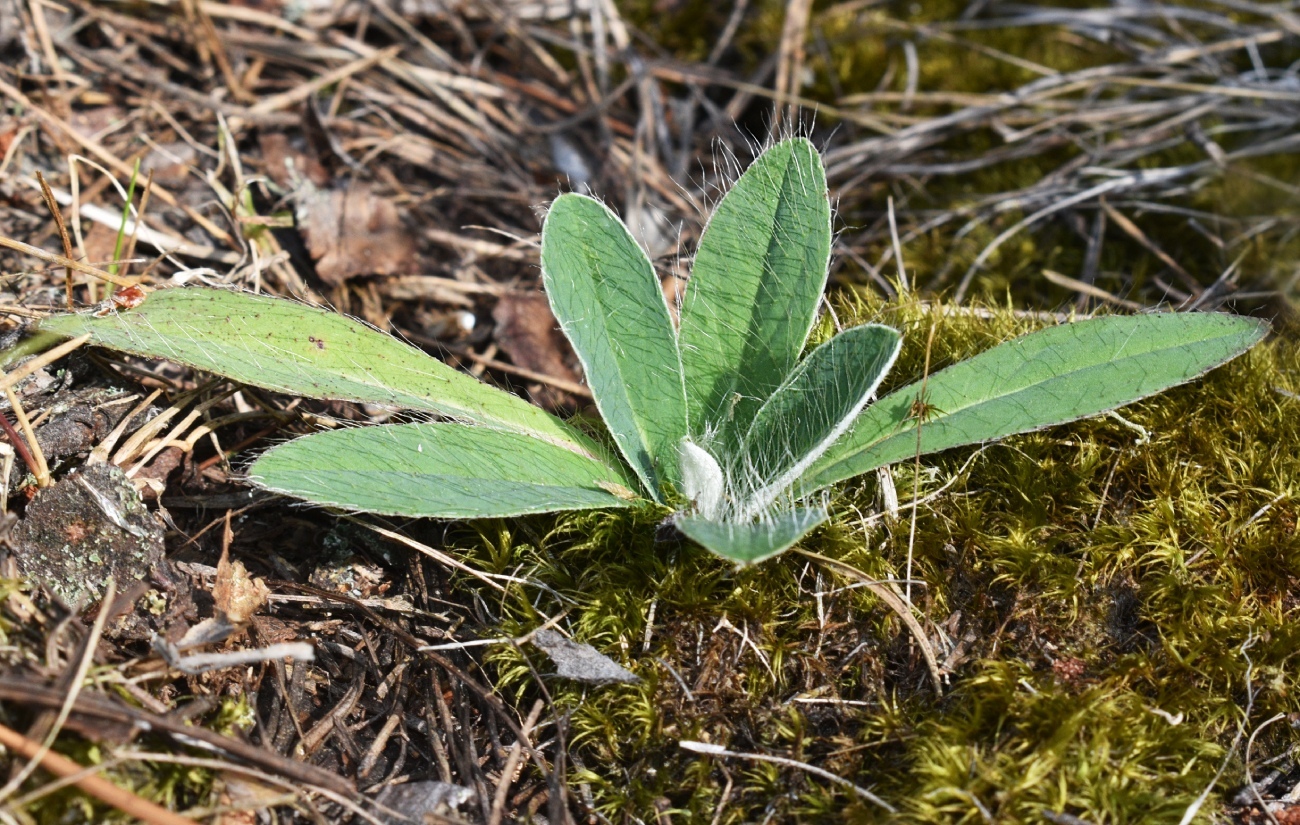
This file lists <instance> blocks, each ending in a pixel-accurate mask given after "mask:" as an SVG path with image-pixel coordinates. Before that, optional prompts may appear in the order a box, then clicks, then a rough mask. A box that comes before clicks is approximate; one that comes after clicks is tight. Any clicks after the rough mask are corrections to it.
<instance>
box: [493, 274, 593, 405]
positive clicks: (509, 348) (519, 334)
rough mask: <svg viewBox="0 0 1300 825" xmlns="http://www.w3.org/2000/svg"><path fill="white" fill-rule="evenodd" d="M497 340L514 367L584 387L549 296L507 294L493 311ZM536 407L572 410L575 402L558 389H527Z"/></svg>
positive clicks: (538, 386)
mask: <svg viewBox="0 0 1300 825" xmlns="http://www.w3.org/2000/svg"><path fill="white" fill-rule="evenodd" d="M492 320H493V321H494V322H495V324H496V327H495V329H494V331H493V332H494V337H495V340H496V343H497V346H499V347H500V348H501V351H502V352H504V353H505V354H506V355H509V356H510V360H511V362H512V363H514V365H515V366H518V367H523V368H524V369H527V370H532V371H533V372H540V373H542V374H543V375H549V376H552V377H554V378H559V379H561V380H563V381H567V382H569V383H571V384H578V383H581V381H582V379H581V378H580V377H579V375H578V373H577V371H576V370H575V369H574V368H573V367H572V366H571V364H572V362H574V361H575V360H576V358H575V356H574V354H573V349H572V347H570V346H569V342H568V341H567V340H565V338H564V334H563V333H562V332H560V324H559V322H558V321H556V320H555V316H554V315H552V314H551V307H550V305H549V304H548V303H547V302H546V296H545V295H543V294H542V293H540V292H507V293H505V294H504V295H502V296H501V298H500V299H499V300H498V301H497V305H496V307H495V308H494V309H493V310H492ZM528 394H529V395H530V396H532V400H533V402H534V403H535V404H537V405H538V406H541V407H545V408H547V409H557V408H560V407H569V406H572V405H573V404H574V398H573V396H572V395H570V394H569V393H567V392H564V391H563V390H560V389H558V388H556V387H549V386H545V385H541V384H538V385H535V386H530V387H529V388H528Z"/></svg>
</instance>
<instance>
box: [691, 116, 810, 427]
mask: <svg viewBox="0 0 1300 825" xmlns="http://www.w3.org/2000/svg"><path fill="white" fill-rule="evenodd" d="M830 244H831V223H830V201H829V200H828V198H827V193H826V173H825V171H824V170H823V169H822V163H821V157H820V156H819V155H818V154H817V150H816V149H815V148H814V147H813V145H812V143H810V142H809V141H808V140H806V139H803V138H798V139H794V140H786V141H782V142H781V143H778V144H776V145H775V146H773V147H772V148H770V149H768V150H767V151H766V152H764V153H763V155H762V156H761V157H759V158H758V160H756V161H754V163H753V164H752V165H751V166H750V167H749V169H748V170H746V172H745V174H743V175H741V177H740V180H739V181H737V182H736V185H735V186H734V187H732V189H731V191H730V192H728V193H727V194H726V196H725V197H724V198H723V199H722V202H721V203H720V204H718V208H717V211H715V212H714V213H713V217H712V218H710V220H709V225H708V227H707V228H706V229H705V230H704V235H703V237H701V238H700V246H699V250H698V251H697V253H696V255H695V264H694V268H693V269H692V271H691V278H690V281H689V282H688V284H687V286H686V295H685V297H684V299H683V302H682V311H681V346H682V366H683V370H684V372H685V376H686V396H687V399H688V402H689V409H690V426H691V430H690V432H691V435H692V436H695V437H701V436H704V435H705V434H706V433H707V432H708V431H710V430H712V429H714V428H716V429H718V430H719V431H721V432H722V433H723V434H724V435H725V434H727V433H731V434H734V436H736V437H737V440H738V436H740V435H742V434H743V433H744V432H745V430H746V429H747V427H748V424H749V421H750V420H751V419H752V417H753V415H754V412H755V410H757V409H758V406H759V405H760V404H762V403H763V401H765V400H766V399H767V397H768V396H769V395H771V393H772V392H773V391H774V390H775V389H776V388H777V387H778V386H779V385H780V384H781V382H782V381H783V380H785V377H786V376H787V375H788V374H789V373H790V370H791V369H793V368H794V365H795V363H796V361H797V360H798V358H799V353H800V352H802V350H803V346H804V343H805V342H806V341H807V339H808V332H809V330H810V329H811V327H812V322H813V319H814V317H815V316H816V313H817V302H818V301H819V300H820V299H821V295H822V289H823V288H824V287H825V286H826V274H827V265H828V263H829V260H830Z"/></svg>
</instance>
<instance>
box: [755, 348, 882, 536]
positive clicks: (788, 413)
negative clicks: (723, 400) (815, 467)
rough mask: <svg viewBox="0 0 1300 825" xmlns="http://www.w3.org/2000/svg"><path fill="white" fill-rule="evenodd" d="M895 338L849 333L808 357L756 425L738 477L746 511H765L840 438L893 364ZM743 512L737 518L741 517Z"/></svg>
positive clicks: (773, 395) (760, 410) (778, 391)
mask: <svg viewBox="0 0 1300 825" xmlns="http://www.w3.org/2000/svg"><path fill="white" fill-rule="evenodd" d="M900 345H901V339H900V337H899V335H898V331H897V330H894V329H891V328H890V327H885V326H880V325H878V324H865V325H863V326H859V327H853V328H852V329H847V330H845V331H844V332H841V333H840V334H839V335H836V336H835V337H834V338H832V339H831V340H829V341H827V342H826V343H824V344H822V345H821V346H820V347H818V348H817V349H815V350H813V351H812V352H810V353H809V354H808V356H807V357H806V358H804V360H803V361H802V362H801V363H800V364H799V366H798V367H796V368H795V370H794V372H792V373H791V374H790V377H789V378H787V379H786V380H785V383H783V384H782V385H781V386H780V387H779V388H777V390H776V392H774V393H772V396H771V397H770V398H769V399H768V400H767V403H765V404H764V405H763V406H762V407H761V408H760V409H759V411H758V414H757V415H756V416H755V417H754V423H753V425H752V426H750V428H749V433H748V434H747V435H746V436H745V441H744V445H743V447H742V451H741V460H742V461H743V466H742V467H741V468H740V472H742V473H743V474H744V477H746V478H749V479H752V481H751V485H752V487H753V488H754V492H753V494H752V497H751V500H750V501H749V502H748V503H747V504H746V507H747V508H748V509H749V511H751V512H756V511H759V510H762V509H764V508H766V507H767V506H768V505H769V504H771V503H772V500H773V499H774V498H775V497H776V496H777V495H779V494H780V493H781V492H782V491H783V490H785V489H786V488H787V487H788V486H789V485H790V483H791V482H793V481H794V480H795V479H796V478H798V477H799V475H800V474H801V473H803V471H804V470H806V469H807V468H808V467H809V466H811V465H812V463H813V462H814V461H816V460H817V459H818V458H819V457H820V456H821V454H822V453H824V452H826V449H827V448H828V447H830V446H831V444H833V443H834V442H835V440H836V439H837V438H839V437H840V436H841V435H843V434H844V433H845V432H846V431H847V430H848V429H849V426H850V425H852V424H853V419H855V418H856V417H857V415H858V413H860V412H861V411H862V408H863V407H864V406H866V404H867V400H868V399H869V398H871V396H872V395H873V394H874V393H875V391H876V387H878V386H880V381H881V379H883V378H884V377H885V373H887V372H889V368H890V367H891V366H893V364H894V359H895V358H897V357H898V349H899V347H900ZM747 514H748V513H747V512H746V511H745V510H742V515H747Z"/></svg>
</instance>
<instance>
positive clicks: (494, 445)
mask: <svg viewBox="0 0 1300 825" xmlns="http://www.w3.org/2000/svg"><path fill="white" fill-rule="evenodd" d="M249 476H250V477H251V478H252V480H253V481H254V482H256V483H257V484H258V485H260V486H262V487H264V488H266V489H268V490H271V491H273V492H277V493H282V494H284V495H289V496H295V497H297V498H302V499H306V500H308V501H311V502H315V503H317V504H323V505H326V506H329V507H341V508H345V509H348V510H359V511H362V512H367V513H380V514H383V515H390V516H407V517H426V518H484V517H489V516H517V515H523V514H525V513H549V512H552V511H555V510H589V509H594V508H601V507H625V506H627V505H628V502H627V501H625V500H624V499H623V498H621V497H619V496H618V495H616V493H618V492H619V490H620V489H621V488H622V485H623V481H624V479H623V478H622V476H620V475H619V474H618V473H616V472H615V471H613V470H612V469H610V468H609V467H606V466H605V465H603V464H601V463H600V462H597V461H593V460H591V459H589V458H584V457H583V456H580V455H577V454H575V453H573V452H572V451H570V450H566V449H563V448H561V447H557V446H555V445H553V444H549V443H547V442H545V441H541V440H539V439H536V438H533V437H531V436H528V435H524V434H522V433H514V432H507V431H504V430H494V429H490V428H488V427H476V426H472V425H467V424H442V423H432V424H394V425H387V426H382V427H357V428H354V429H345V430H332V431H329V432H322V433H316V434H314V435H309V436H304V437H303V438H299V439H296V440H294V441H290V442H288V443H287V444H281V445H280V446H278V447H273V448H272V449H270V450H268V451H267V452H266V453H264V454H263V455H262V456H261V457H260V458H258V459H257V461H255V462H253V465H252V467H251V468H250V469H249Z"/></svg>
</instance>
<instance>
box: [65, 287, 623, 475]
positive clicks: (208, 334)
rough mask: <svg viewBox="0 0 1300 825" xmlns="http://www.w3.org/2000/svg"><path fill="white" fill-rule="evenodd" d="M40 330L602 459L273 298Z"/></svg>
mask: <svg viewBox="0 0 1300 825" xmlns="http://www.w3.org/2000/svg"><path fill="white" fill-rule="evenodd" d="M40 328H41V330H42V331H44V332H53V333H56V334H59V335H66V336H69V337H72V336H76V335H84V334H85V333H90V334H91V335H92V336H94V337H93V339H92V340H93V341H94V343H95V344H96V345H98V346H102V347H108V348H110V349H115V350H120V351H122V352H129V353H132V354H135V355H143V356H147V357H150V358H166V359H168V360H170V361H175V362H176V363H178V364H185V365H186V366H190V367H195V368H197V369H201V370H206V371H208V372H211V373H215V374H217V375H222V376H225V377H227V378H230V379H233V380H235V381H239V382H241V383H244V384H251V385H253V386H256V387H264V388H266V389H269V390H274V391H276V392H283V393H288V394H291V395H301V396H305V397H307V398H321V399H330V400H340V401H363V402H368V403H373V404H388V405H391V406H394V407H400V408H404V409H411V410H423V411H426V412H432V413H437V414H438V415H444V416H447V417H449V418H457V419H462V420H465V421H473V422H477V423H481V424H488V425H492V426H498V427H505V428H508V429H511V430H517V431H519V432H526V433H530V434H533V435H536V436H537V437H539V438H543V439H546V440H547V441H550V442H552V443H556V444H562V445H565V446H566V447H567V448H569V449H574V450H579V451H581V452H583V453H586V454H590V455H600V454H601V453H602V451H601V450H600V448H599V447H598V446H597V445H595V444H594V443H593V442H592V441H591V440H590V439H589V438H587V437H586V436H584V435H583V434H582V433H580V432H578V431H577V430H576V429H574V428H573V427H570V426H569V425H567V424H565V423H564V422H563V421H561V420H559V419H558V418H556V417H554V416H552V415H550V414H548V413H546V412H545V411H544V410H541V409H539V408H537V407H534V406H533V405H532V404H529V403H528V402H527V401H525V400H524V399H522V398H518V397H516V396H513V395H511V394H509V393H507V392H502V391H501V390H498V389H495V388H493V387H489V386H488V385H486V384H484V383H482V382H480V381H477V380H475V379H474V378H473V377H472V376H469V375H465V374H464V373H461V372H457V371H456V370H454V369H452V368H451V367H449V366H447V365H446V364H444V363H442V362H441V361H439V360H438V359H436V358H434V357H432V356H430V355H426V354H425V353H423V352H421V351H420V350H417V349H415V348H414V347H411V346H408V345H407V344H404V343H402V342H401V341H399V340H397V339H396V338H393V337H392V336H391V335H387V334H385V333H383V332H380V331H378V330H376V329H374V328H372V327H369V326H366V325H365V324H363V323H361V322H360V321H355V320H353V319H351V318H348V317H347V316H344V315H340V314H338V313H337V312H329V311H326V310H323V309H317V308H316V307H310V306H307V305H306V304H299V303H295V302H293V301H286V300H283V299H280V298H269V297H266V296H263V295H251V294H249V293H246V292H237V291H234V290H227V289H208V288H203V287H190V288H185V289H166V290H159V291H157V292H154V293H151V294H150V295H149V297H148V299H147V300H146V301H145V302H144V303H142V304H140V305H139V306H137V307H136V308H134V309H129V310H123V311H117V312H113V313H110V314H108V315H105V316H104V317H102V318H97V317H95V316H94V315H93V314H89V313H78V314H76V315H57V316H54V317H51V318H46V319H45V320H43V321H41V327H40Z"/></svg>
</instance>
